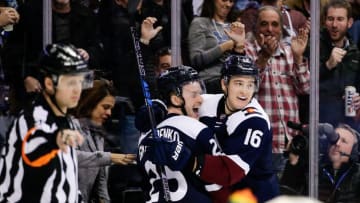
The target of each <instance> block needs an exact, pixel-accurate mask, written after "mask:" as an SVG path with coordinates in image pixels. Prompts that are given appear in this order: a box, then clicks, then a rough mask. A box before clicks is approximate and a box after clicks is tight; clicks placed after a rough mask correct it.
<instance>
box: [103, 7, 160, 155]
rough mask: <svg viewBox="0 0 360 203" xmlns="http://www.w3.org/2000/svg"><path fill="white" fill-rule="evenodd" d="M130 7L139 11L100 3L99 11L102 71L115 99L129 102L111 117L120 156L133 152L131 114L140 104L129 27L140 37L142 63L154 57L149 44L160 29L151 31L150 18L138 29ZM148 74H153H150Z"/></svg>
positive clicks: (152, 21)
mask: <svg viewBox="0 0 360 203" xmlns="http://www.w3.org/2000/svg"><path fill="white" fill-rule="evenodd" d="M128 3H129V4H128ZM131 3H132V4H135V6H134V7H135V8H137V9H140V8H139V4H138V3H139V2H137V1H129V2H128V1H126V0H117V1H115V0H104V1H102V2H101V7H100V9H99V19H100V27H101V36H102V41H103V43H104V50H105V61H106V63H105V69H106V70H107V71H108V72H109V73H111V74H109V75H108V76H107V77H106V78H107V79H108V80H111V81H113V83H114V87H115V88H116V89H117V91H118V96H120V97H122V98H124V99H125V100H127V101H129V102H126V103H120V105H119V107H120V109H119V110H118V111H115V112H118V115H114V118H117V119H118V120H119V122H120V125H118V126H120V129H114V130H113V131H114V132H113V133H114V134H117V135H119V139H120V140H119V143H120V146H121V148H122V150H123V152H124V153H135V152H136V151H137V142H138V139H139V137H140V133H139V131H137V129H136V128H135V125H134V120H135V116H134V113H135V111H136V110H137V109H138V108H139V107H140V106H141V105H142V104H143V103H144V96H143V93H142V91H141V90H142V89H141V86H140V79H139V70H138V67H137V61H136V57H137V55H136V54H135V50H134V44H133V39H132V35H131V30H130V26H135V28H136V30H137V31H138V32H139V33H140V35H141V36H140V43H139V44H140V46H141V51H142V56H143V62H147V61H148V58H149V57H150V56H151V55H152V53H154V52H152V48H151V46H152V44H151V40H152V39H153V38H154V37H155V36H156V35H157V34H158V33H159V32H160V30H161V29H163V28H162V26H158V27H156V28H154V24H155V23H156V22H157V21H158V20H157V19H156V18H153V17H147V18H145V20H143V21H142V22H141V25H139V23H138V22H137V21H135V20H136V19H135V17H136V16H137V15H138V10H135V11H131V9H130V7H129V6H131V5H130V4H131ZM129 10H130V11H131V12H129ZM144 65H146V64H144ZM145 67H148V66H145ZM151 68H153V67H151ZM151 72H152V73H153V70H151ZM148 73H149V70H146V75H147V76H148ZM151 85H152V84H151ZM115 109H116V106H115Z"/></svg>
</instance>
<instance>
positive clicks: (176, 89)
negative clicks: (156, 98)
mask: <svg viewBox="0 0 360 203" xmlns="http://www.w3.org/2000/svg"><path fill="white" fill-rule="evenodd" d="M194 81H198V82H200V83H201V80H200V78H199V74H198V72H197V71H196V70H195V69H193V68H191V67H189V66H184V65H180V66H177V67H171V68H169V69H167V70H165V71H164V72H163V73H162V74H161V75H160V76H159V78H158V80H157V85H158V89H159V92H160V96H161V97H162V99H163V100H164V101H165V102H168V101H167V100H168V98H169V96H170V94H171V93H175V94H176V95H181V91H182V87H183V86H184V85H186V84H187V83H189V82H194Z"/></svg>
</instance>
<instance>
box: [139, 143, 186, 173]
mask: <svg viewBox="0 0 360 203" xmlns="http://www.w3.org/2000/svg"><path fill="white" fill-rule="evenodd" d="M142 144H143V145H145V146H147V147H146V151H147V152H148V153H149V160H150V161H151V162H153V163H154V164H156V165H160V166H164V165H166V166H168V167H169V168H170V169H171V170H174V171H180V170H182V169H184V168H185V167H186V166H187V164H188V162H189V160H190V159H191V151H190V149H189V148H187V147H186V146H185V144H184V143H183V142H182V141H172V140H169V139H166V138H145V140H144V141H143V142H142Z"/></svg>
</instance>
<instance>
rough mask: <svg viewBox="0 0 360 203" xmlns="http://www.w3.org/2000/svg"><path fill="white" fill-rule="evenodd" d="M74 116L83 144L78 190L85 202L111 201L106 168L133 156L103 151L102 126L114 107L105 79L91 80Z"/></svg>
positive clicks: (113, 96) (112, 91)
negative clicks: (92, 81)
mask: <svg viewBox="0 0 360 203" xmlns="http://www.w3.org/2000/svg"><path fill="white" fill-rule="evenodd" d="M79 104H80V105H79V106H78V108H77V109H76V111H75V114H76V116H77V118H78V119H79V122H80V127H81V132H82V134H83V136H84V138H85V141H84V144H83V145H81V146H80V147H79V148H78V151H77V153H78V162H79V188H80V191H81V194H82V197H83V200H84V202H90V200H92V199H95V200H97V201H100V202H107V201H110V198H109V194H108V190H107V172H106V166H108V165H110V164H121V165H127V164H130V163H132V162H133V161H134V160H135V155H134V154H117V153H110V152H104V138H105V136H106V132H105V129H104V127H103V124H104V122H105V121H106V120H107V119H108V118H109V117H110V116H111V110H112V108H113V107H114V105H115V90H114V88H113V86H112V85H111V84H110V82H109V81H107V80H96V81H94V86H93V88H91V89H89V90H86V91H84V92H83V94H82V96H81V99H80V102H79Z"/></svg>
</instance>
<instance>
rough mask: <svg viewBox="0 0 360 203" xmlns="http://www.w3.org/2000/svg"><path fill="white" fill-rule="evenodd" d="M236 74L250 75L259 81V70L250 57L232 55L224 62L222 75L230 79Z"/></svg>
mask: <svg viewBox="0 0 360 203" xmlns="http://www.w3.org/2000/svg"><path fill="white" fill-rule="evenodd" d="M234 75H250V76H254V77H255V79H256V81H258V78H259V71H258V69H257V67H256V66H255V64H254V62H253V60H252V59H251V58H250V57H248V56H242V55H230V56H229V57H228V58H227V59H226V60H225V62H224V64H223V68H222V69H221V77H222V78H224V79H228V78H230V77H231V76H234Z"/></svg>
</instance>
